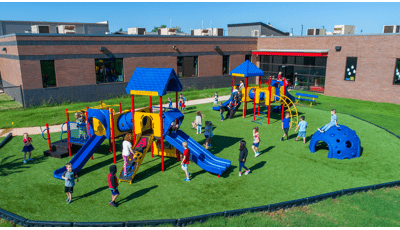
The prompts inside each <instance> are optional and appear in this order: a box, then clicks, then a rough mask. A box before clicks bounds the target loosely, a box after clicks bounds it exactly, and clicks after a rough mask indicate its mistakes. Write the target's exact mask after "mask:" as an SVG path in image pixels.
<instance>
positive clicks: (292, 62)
mask: <svg viewBox="0 0 400 230" xmlns="http://www.w3.org/2000/svg"><path fill="white" fill-rule="evenodd" d="M295 60H296V57H287V64H293V65H294V64H295Z"/></svg>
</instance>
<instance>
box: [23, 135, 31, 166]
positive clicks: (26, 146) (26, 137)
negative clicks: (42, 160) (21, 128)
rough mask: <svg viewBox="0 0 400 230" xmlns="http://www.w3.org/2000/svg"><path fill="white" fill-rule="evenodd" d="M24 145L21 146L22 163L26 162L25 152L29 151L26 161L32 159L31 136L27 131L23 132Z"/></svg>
mask: <svg viewBox="0 0 400 230" xmlns="http://www.w3.org/2000/svg"><path fill="white" fill-rule="evenodd" d="M23 142H24V147H23V148H22V152H24V164H26V163H28V162H27V161H26V153H27V152H29V158H28V161H33V159H32V158H31V155H32V150H34V148H33V146H32V144H31V143H32V138H30V137H29V135H28V133H24V139H23Z"/></svg>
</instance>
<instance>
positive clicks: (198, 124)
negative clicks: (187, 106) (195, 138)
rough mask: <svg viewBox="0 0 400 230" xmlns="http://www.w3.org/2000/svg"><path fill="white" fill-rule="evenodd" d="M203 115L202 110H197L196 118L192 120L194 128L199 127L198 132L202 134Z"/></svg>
mask: <svg viewBox="0 0 400 230" xmlns="http://www.w3.org/2000/svg"><path fill="white" fill-rule="evenodd" d="M202 120H203V117H202V116H201V113H200V111H197V115H196V119H195V120H194V122H192V128H195V127H196V128H197V132H196V134H199V133H200V134H201V126H202V125H203V123H202Z"/></svg>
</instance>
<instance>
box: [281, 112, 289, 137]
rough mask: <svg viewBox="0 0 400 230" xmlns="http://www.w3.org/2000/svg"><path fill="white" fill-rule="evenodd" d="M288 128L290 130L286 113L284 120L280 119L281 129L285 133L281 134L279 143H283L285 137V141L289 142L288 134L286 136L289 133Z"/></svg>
mask: <svg viewBox="0 0 400 230" xmlns="http://www.w3.org/2000/svg"><path fill="white" fill-rule="evenodd" d="M290 128H291V127H290V118H289V113H288V112H286V113H285V118H283V119H282V129H283V131H284V132H285V133H284V134H283V137H282V138H281V141H283V138H284V137H285V136H287V139H286V140H289V134H288V132H289V129H290Z"/></svg>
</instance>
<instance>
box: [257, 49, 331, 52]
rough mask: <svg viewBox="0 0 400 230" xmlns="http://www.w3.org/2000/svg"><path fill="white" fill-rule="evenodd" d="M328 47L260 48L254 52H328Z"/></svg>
mask: <svg viewBox="0 0 400 230" xmlns="http://www.w3.org/2000/svg"><path fill="white" fill-rule="evenodd" d="M328 51H329V50H326V49H324V50H323V49H259V50H253V52H291V53H328Z"/></svg>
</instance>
